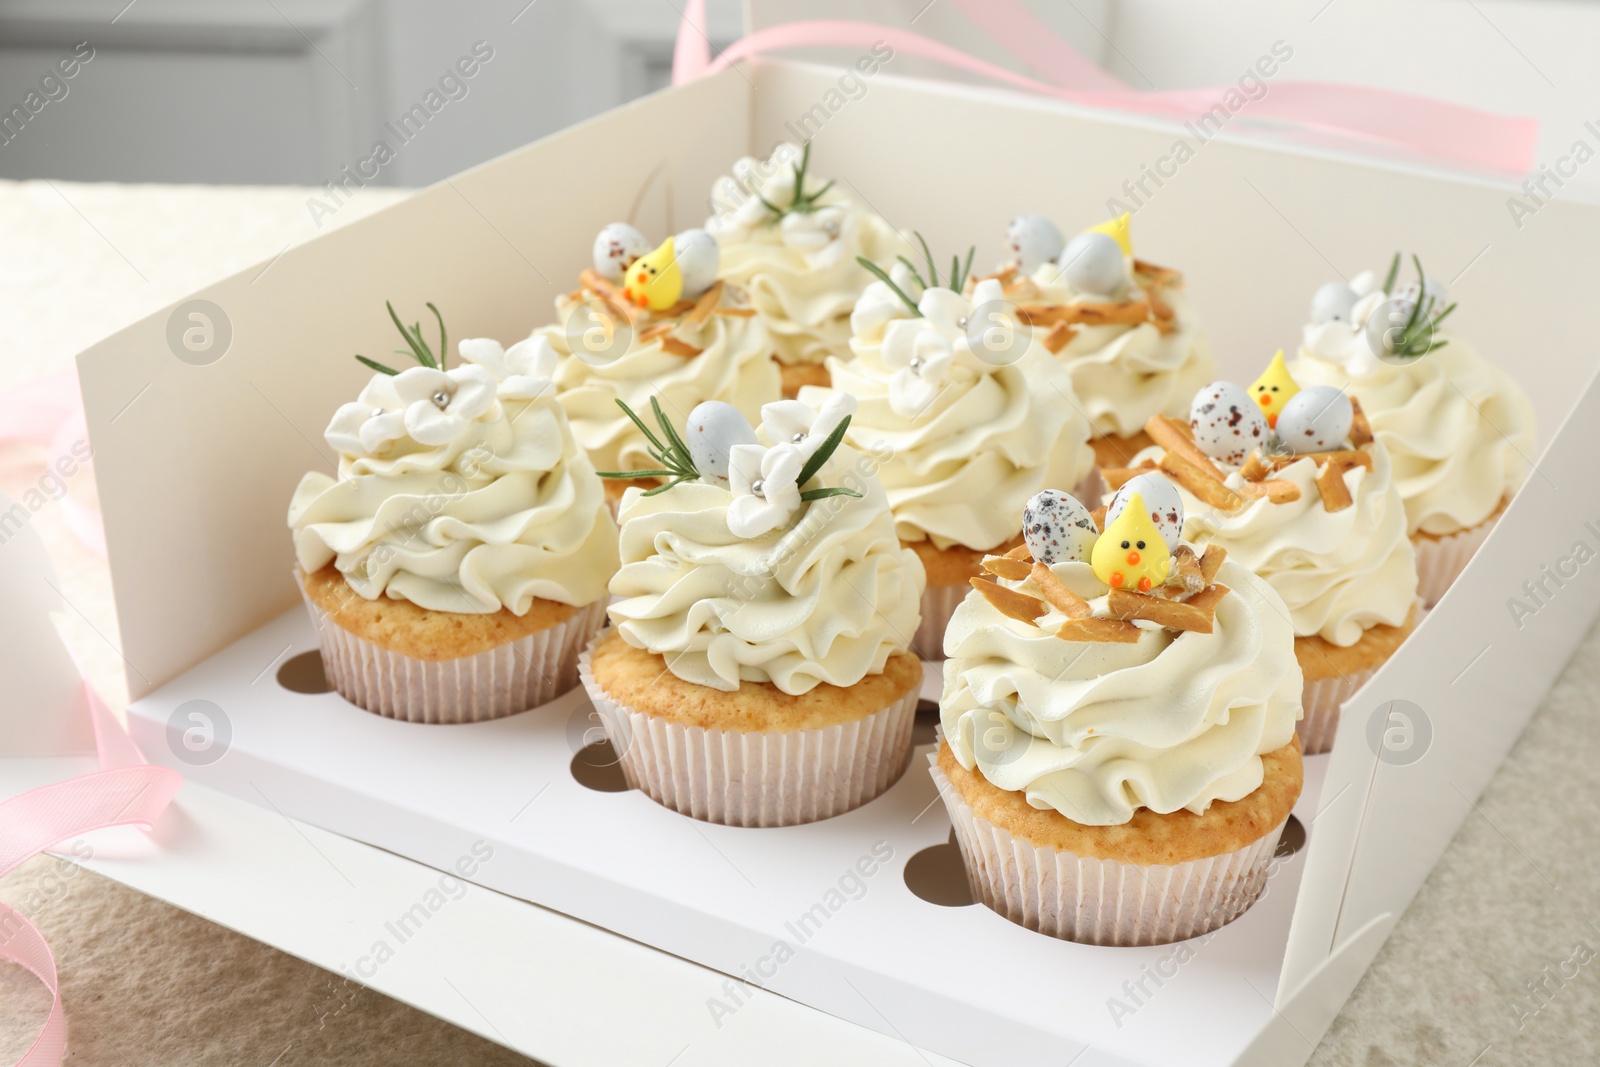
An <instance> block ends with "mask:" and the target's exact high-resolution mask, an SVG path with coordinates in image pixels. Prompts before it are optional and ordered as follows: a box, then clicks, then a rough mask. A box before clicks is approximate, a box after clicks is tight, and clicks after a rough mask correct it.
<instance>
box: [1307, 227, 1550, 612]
mask: <svg viewBox="0 0 1600 1067" xmlns="http://www.w3.org/2000/svg"><path fill="white" fill-rule="evenodd" d="M1414 262H1416V261H1415V260H1414ZM1399 268H1400V257H1399V256H1398V255H1396V256H1395V258H1394V262H1393V263H1392V264H1390V267H1389V274H1388V277H1387V278H1386V279H1384V281H1383V284H1382V285H1379V284H1378V279H1377V277H1376V276H1375V275H1374V274H1373V273H1372V272H1370V271H1367V272H1363V273H1362V274H1359V275H1357V276H1356V277H1355V278H1354V279H1352V280H1351V282H1350V284H1348V285H1346V284H1344V283H1343V282H1329V283H1328V284H1327V285H1324V286H1323V287H1322V288H1320V289H1318V290H1317V292H1316V296H1315V297H1314V298H1313V299H1312V302H1311V322H1310V324H1309V325H1307V326H1306V327H1305V330H1304V336H1303V340H1302V342H1301V345H1300V354H1299V357H1298V358H1297V359H1296V360H1295V362H1294V367H1293V371H1294V376H1295V378H1297V379H1298V380H1299V381H1301V382H1304V383H1306V384H1321V385H1332V386H1336V387H1338V388H1340V389H1344V390H1346V391H1347V392H1348V393H1349V394H1350V395H1351V396H1354V397H1356V398H1357V399H1359V400H1360V401H1361V405H1362V407H1363V408H1364V409H1365V411H1366V413H1367V418H1368V419H1369V420H1370V421H1371V423H1372V432H1373V434H1374V435H1375V436H1376V437H1377V438H1378V440H1379V441H1382V442H1383V444H1384V447H1385V448H1387V449H1388V451H1389V458H1390V461H1391V463H1392V464H1393V466H1394V483H1395V486H1396V487H1397V488H1398V489H1399V490H1400V499H1401V500H1403V501H1404V502H1405V507H1406V529H1407V532H1408V533H1409V534H1410V536H1411V540H1412V543H1413V544H1414V545H1415V546H1416V550H1417V573H1418V575H1419V577H1420V580H1421V584H1420V592H1421V595H1422V600H1423V603H1425V604H1426V605H1427V606H1428V607H1432V606H1433V605H1434V604H1436V603H1438V601H1439V598H1440V597H1442V596H1443V595H1444V592H1445V590H1446V589H1448V588H1449V587H1450V583H1451V582H1453V581H1455V579H1456V576H1457V575H1459V574H1460V573H1461V572H1462V570H1463V569H1465V568H1466V565H1467V562H1468V561H1469V560H1470V559H1471V558H1472V554H1473V553H1474V552H1476V551H1477V550H1478V546H1479V545H1481V544H1482V543H1483V541H1484V538H1486V537H1487V536H1488V535H1489V529H1490V527H1492V526H1493V525H1494V522H1495V520H1496V519H1497V518H1498V517H1499V515H1500V513H1501V512H1502V511H1504V510H1505V507H1506V505H1507V504H1508V503H1510V500H1511V496H1512V494H1514V493H1515V492H1516V490H1517V487H1518V486H1519V485H1521V484H1522V479H1523V477H1524V475H1525V474H1526V471H1527V467H1528V464H1529V463H1531V462H1532V458H1533V455H1534V451H1535V449H1536V448H1537V446H1538V439H1537V436H1536V433H1535V428H1534V418H1533V407H1532V405H1531V404H1529V403H1528V398H1527V396H1526V395H1525V394H1524V393H1523V391H1522V389H1521V387H1520V386H1518V385H1517V383H1516V382H1515V381H1513V380H1512V379H1511V377H1510V376H1509V375H1507V374H1505V373H1504V372H1503V371H1501V370H1500V369H1499V368H1498V367H1496V366H1495V365H1494V364H1492V363H1490V362H1489V361H1488V360H1486V359H1485V358H1484V357H1483V356H1482V355H1481V354H1480V353H1479V352H1478V351H1477V349H1475V348H1473V347H1472V346H1471V345H1470V344H1468V343H1467V342H1466V341H1464V340H1462V339H1461V338H1460V337H1459V336H1458V335H1456V334H1455V333H1454V332H1450V331H1447V330H1446V329H1445V328H1444V327H1443V322H1444V319H1445V318H1446V317H1447V316H1448V315H1449V314H1450V313H1451V312H1452V311H1454V310H1455V305H1454V304H1452V303H1450V302H1449V297H1448V296H1447V295H1446V292H1445V287H1444V285H1443V284H1442V283H1440V282H1438V281H1436V280H1434V279H1432V278H1426V279H1425V278H1424V275H1423V273H1422V264H1421V263H1420V262H1416V271H1417V280H1416V281H1415V282H1412V283H1410V284H1408V285H1405V286H1398V287H1397V285H1396V282H1397V279H1398V275H1399Z"/></svg>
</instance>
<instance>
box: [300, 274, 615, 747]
mask: <svg viewBox="0 0 1600 1067" xmlns="http://www.w3.org/2000/svg"><path fill="white" fill-rule="evenodd" d="M428 306H429V308H430V309H432V308H433V305H431V304H430V305H428ZM389 314H390V317H391V318H394V321H395V325H396V326H397V327H400V332H401V335H402V336H403V337H404V338H405V340H406V345H407V347H408V349H409V350H410V351H411V353H412V354H413V355H414V356H415V358H416V360H417V362H418V363H419V364H420V365H419V366H415V367H411V368H409V369H407V370H403V371H398V372H397V371H395V370H394V369H392V368H390V367H386V366H384V365H382V364H380V363H378V362H376V361H374V360H369V359H367V358H366V357H357V358H358V359H360V360H361V361H362V362H363V363H365V364H366V365H367V366H369V367H371V368H372V369H373V370H374V371H376V372H377V373H376V374H375V375H374V376H373V378H372V380H371V381H370V382H368V383H367V386H366V388H364V389H363V390H362V391H361V395H360V398H359V399H358V400H356V401H355V402H354V403H349V404H345V405H343V406H341V407H340V408H339V410H338V411H337V412H335V413H334V416H333V421H332V422H330V423H329V424H328V428H327V430H326V431H325V433H324V437H325V439H326V440H327V442H328V445H329V447H330V448H332V449H333V450H334V451H335V452H336V453H337V454H338V456H339V469H338V474H337V476H336V477H331V478H330V477H329V476H328V475H326V474H323V473H320V472H315V471H314V472H311V473H308V474H307V475H306V476H305V477H304V478H302V479H301V480H300V484H299V486H298V487H296V489H295V492H294V497H293V499H292V500H291V501H290V503H289V527H290V529H291V530H292V531H293V533H294V543H295V555H296V559H297V562H298V567H297V569H296V578H297V580H298V582H299V585H300V589H301V592H302V594H303V596H304V598H305V601H306V604H307V606H308V608H309V609H310V610H311V614H312V617H313V618H314V620H315V621H316V625H317V633H318V637H319V639H320V640H321V644H322V659H323V665H324V668H325V670H326V672H327V676H328V680H329V681H330V682H332V683H333V686H334V688H336V689H337V690H338V691H339V692H340V693H341V694H343V696H344V697H345V698H346V699H347V700H349V701H350V702H352V703H354V704H357V705H359V706H360V707H363V708H366V709H367V710H368V711H373V712H377V713H378V714H380V715H387V716H389V717H391V718H396V719H405V720H408V721H411V722H431V723H460V722H475V721H478V720H482V719H493V718H499V717H501V716H505V715H511V714H514V713H516V712H519V711H523V710H525V709H527V708H531V707H535V706H537V705H540V704H543V703H546V702H548V701H550V700H552V699H554V698H555V697H556V696H558V695H560V694H561V693H564V692H566V691H567V690H569V689H571V688H573V687H574V686H575V685H576V684H577V677H578V675H577V661H578V655H579V653H580V652H581V651H582V649H583V647H584V645H586V644H587V643H588V641H589V639H590V638H591V637H592V636H593V635H594V634H595V632H596V631H597V630H599V629H600V627H601V626H602V625H603V624H604V622H605V595H606V582H607V581H608V580H609V579H610V577H611V575H612V573H613V572H614V571H615V570H616V568H617V528H616V524H615V523H613V522H612V520H611V514H610V511H609V510H608V509H607V507H606V503H605V492H604V489H603V488H602V486H601V483H600V479H599V478H598V477H597V476H596V475H595V471H594V467H593V466H591V465H590V463H589V458H588V456H586V455H585V454H584V452H583V449H582V448H580V447H579V446H578V443H577V442H576V441H575V440H574V439H573V436H572V431H571V429H570V427H569V426H568V424H567V417H566V414H565V412H563V411H562V408H561V405H560V404H558V403H557V402H556V399H555V390H554V388H553V386H552V383H551V375H552V374H553V373H554V372H555V357H554V356H553V354H552V353H550V352H549V350H548V348H546V347H541V346H538V345H535V344H533V343H530V342H523V343H522V344H519V345H515V346H513V347H512V348H511V349H510V350H509V351H507V350H503V349H501V347H500V346H499V345H498V344H496V343H495V342H493V341H488V340H468V341H463V342H461V346H460V349H461V355H462V357H463V359H464V360H465V362H463V363H461V364H460V365H459V366H456V367H447V366H446V359H445V355H444V353H445V352H446V351H447V348H446V346H445V332H444V322H443V320H442V319H441V320H440V322H439V354H438V355H437V356H436V355H435V354H434V352H433V350H432V349H431V348H430V347H429V346H428V344H427V343H426V342H425V341H423V339H422V331H421V329H420V328H419V327H418V326H415V325H414V326H412V327H410V328H409V330H408V329H407V328H406V327H404V326H401V325H400V320H399V319H398V318H397V317H395V315H394V309H393V308H392V307H391V308H390V309H389ZM434 314H435V316H437V315H438V311H437V310H434Z"/></svg>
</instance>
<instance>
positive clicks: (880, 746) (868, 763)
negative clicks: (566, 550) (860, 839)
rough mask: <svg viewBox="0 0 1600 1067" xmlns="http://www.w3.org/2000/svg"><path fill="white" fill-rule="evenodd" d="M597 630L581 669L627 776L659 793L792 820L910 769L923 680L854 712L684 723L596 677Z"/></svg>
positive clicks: (820, 814) (726, 817)
mask: <svg viewBox="0 0 1600 1067" xmlns="http://www.w3.org/2000/svg"><path fill="white" fill-rule="evenodd" d="M602 636H603V635H596V636H595V637H594V638H593V640H591V641H590V643H589V646H588V647H587V648H585V649H584V651H583V653H582V655H580V656H579V657H578V674H579V677H580V678H581V679H582V680H583V686H584V689H585V690H587V691H588V694H589V699H590V701H591V702H593V704H594V708H595V710H596V711H597V712H599V713H600V721H601V723H602V724H604V726H605V730H606V736H607V737H609V738H610V740H611V746H612V748H613V749H614V750H615V751H616V753H617V756H618V762H620V763H621V764H622V773H623V776H624V777H625V778H626V779H627V782H628V785H629V786H631V787H633V788H635V789H638V790H639V791H640V792H642V793H644V794H645V795H646V796H648V797H649V798H650V799H651V800H654V801H655V802H656V803H658V804H660V805H662V806H663V807H667V808H671V809H672V810H673V811H676V812H679V813H680V814H683V815H688V816H691V817H693V818H696V819H700V820H702V821H705V822H714V823H722V824H723V825H726V826H793V825H796V824H798V823H807V822H817V821H818V820H821V819H830V818H832V817H833V816H835V815H842V814H844V813H845V812H847V811H850V810H851V809H853V808H859V807H860V806H861V805H863V804H865V803H867V801H869V800H872V799H873V798H875V797H877V796H878V795H879V794H880V793H882V792H883V791H884V790H886V789H888V788H889V787H890V786H891V785H893V784H894V783H895V782H897V781H899V780H900V776H901V775H902V774H904V773H905V769H906V766H907V764H908V763H909V762H910V758H911V726H912V723H913V721H914V720H915V719H916V715H917V698H918V696H919V689H920V687H918V686H912V687H911V689H910V690H908V691H907V692H906V694H905V695H904V696H902V697H900V698H899V699H898V700H896V701H895V702H894V703H892V704H890V705H889V706H888V707H886V708H883V709H881V710H879V711H875V712H873V713H872V714H871V715H868V716H867V717H866V718H864V719H858V720H856V721H855V722H847V723H839V724H836V725H834V726H825V727H821V728H819V729H815V730H791V731H784V732H776V731H773V732H765V733H744V732H741V731H737V730H707V729H705V728H703V727H699V726H683V725H680V724H678V723H674V722H669V721H667V720H666V719H663V718H660V717H658V716H654V715H649V714H647V713H645V712H642V711H638V710H637V709H634V708H631V707H628V706H627V705H625V704H619V703H618V702H617V701H615V700H612V699H611V698H610V697H609V696H607V695H606V693H605V691H604V690H603V689H601V688H600V685H599V683H598V682H596V681H595V677H594V671H593V670H592V669H591V666H590V657H591V656H592V655H593V652H594V648H595V645H596V644H597V643H598V642H599V640H600V638H601V637H602Z"/></svg>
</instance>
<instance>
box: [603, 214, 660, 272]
mask: <svg viewBox="0 0 1600 1067" xmlns="http://www.w3.org/2000/svg"><path fill="white" fill-rule="evenodd" d="M654 248H655V245H653V244H651V243H650V242H649V241H647V240H646V239H645V236H644V234H642V233H640V232H639V231H638V230H636V229H634V228H633V227H632V226H629V225H628V224H627V223H626V222H613V223H612V224H611V225H609V226H607V227H606V228H605V229H603V230H601V231H600V233H599V235H598V236H597V237H595V239H594V269H595V270H597V271H599V272H600V273H601V274H603V275H605V276H606V277H607V278H610V279H611V280H612V281H614V282H620V281H622V276H623V275H624V274H626V273H627V270H628V268H629V267H631V266H633V261H634V260H636V259H638V258H639V257H640V256H642V255H644V254H645V253H646V252H649V251H652V250H654Z"/></svg>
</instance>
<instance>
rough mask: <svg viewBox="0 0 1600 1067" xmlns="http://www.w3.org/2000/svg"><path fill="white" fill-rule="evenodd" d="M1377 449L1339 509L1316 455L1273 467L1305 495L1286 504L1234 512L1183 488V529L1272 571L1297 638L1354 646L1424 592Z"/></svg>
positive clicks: (1235, 479) (1237, 479)
mask: <svg viewBox="0 0 1600 1067" xmlns="http://www.w3.org/2000/svg"><path fill="white" fill-rule="evenodd" d="M1370 449H1371V453H1372V469H1371V470H1366V469H1365V468H1363V467H1353V468H1351V469H1349V470H1347V471H1345V473H1344V482H1345V487H1346V488H1347V489H1348V490H1349V491H1350V496H1351V498H1352V500H1353V503H1352V504H1351V505H1350V506H1349V507H1345V508H1341V509H1340V510H1338V511H1329V510H1328V509H1327V507H1326V506H1325V505H1324V504H1323V501H1322V494H1321V493H1320V492H1319V491H1318V489H1317V463H1316V461H1315V460H1314V459H1311V458H1309V457H1308V458H1303V459H1299V460H1296V461H1295V462H1293V463H1290V464H1289V465H1288V466H1286V467H1284V468H1282V469H1281V470H1279V471H1278V472H1277V473H1275V474H1274V475H1273V477H1274V478H1278V479H1282V480H1284V481H1287V482H1289V483H1291V484H1292V485H1294V487H1295V488H1296V489H1297V490H1299V493H1300V496H1299V499H1297V500H1292V501H1289V502H1287V503H1275V502H1273V501H1271V500H1268V499H1266V498H1265V497H1256V498H1254V499H1252V500H1250V502H1249V503H1247V504H1246V505H1245V506H1244V507H1243V508H1241V509H1239V510H1238V511H1234V512H1227V511H1223V510H1222V509H1220V508H1215V507H1211V506H1210V505H1208V504H1205V503H1203V502H1202V501H1200V500H1199V499H1198V498H1196V497H1194V496H1192V495H1190V494H1189V492H1188V491H1187V490H1185V489H1183V488H1182V487H1181V486H1180V487H1179V493H1180V495H1181V496H1182V497H1183V506H1184V523H1183V535H1184V537H1186V538H1189V539H1191V540H1194V541H1200V542H1204V543H1206V544H1213V543H1214V544H1218V545H1221V546H1222V547H1223V548H1226V549H1227V550H1228V558H1229V559H1230V560H1233V561H1236V562H1238V563H1240V564H1242V565H1243V566H1245V567H1248V568H1249V569H1250V570H1252V571H1254V572H1255V573H1256V574H1259V575H1260V576H1261V577H1262V578H1264V579H1266V581H1267V583H1268V584H1270V585H1271V586H1272V588H1273V589H1274V590H1275V591H1276V592H1277V594H1278V596H1279V598H1281V603H1282V604H1283V605H1284V606H1285V607H1286V608H1287V610H1288V612H1289V618H1290V620H1291V621H1292V623H1293V624H1294V632H1295V634H1296V635H1297V636H1300V637H1308V636H1311V635H1313V634H1315V635H1318V636H1320V637H1322V638H1324V639H1326V640H1327V641H1329V642H1331V643H1333V644H1335V645H1340V646H1347V645H1352V644H1355V642H1356V641H1358V640H1360V638H1361V635H1362V634H1363V633H1364V632H1366V631H1367V630H1368V629H1370V628H1371V627H1373V626H1376V625H1378V624H1380V623H1381V624H1384V625H1388V626H1400V625H1402V624H1404V623H1405V621H1406V619H1407V618H1408V617H1409V616H1410V614H1411V610H1412V607H1413V605H1414V604H1415V602H1416V598H1417V563H1416V554H1415V551H1414V550H1413V548H1412V545H1411V539H1410V538H1409V537H1407V536H1406V517H1405V507H1404V506H1403V505H1402V504H1401V502H1400V494H1399V493H1398V492H1397V491H1396V489H1395V487H1394V484H1393V482H1392V480H1391V477H1392V476H1391V473H1390V464H1389V455H1388V453H1387V451H1385V449H1384V447H1383V445H1382V444H1381V443H1375V444H1373V445H1371V446H1370ZM1160 457H1161V450H1160V449H1159V448H1147V449H1145V450H1144V451H1143V452H1140V453H1139V455H1138V456H1136V457H1135V458H1134V462H1135V463H1139V462H1142V461H1143V460H1145V459H1150V460H1158V459H1159V458H1160ZM1219 466H1221V464H1219ZM1242 483H1243V478H1242V477H1241V475H1240V473H1239V471H1238V470H1230V471H1228V472H1227V478H1226V484H1227V485H1228V486H1229V487H1230V488H1233V489H1238V488H1239V487H1240V485H1241V484H1242ZM1107 499H1108V500H1109V497H1108V498H1107Z"/></svg>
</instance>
